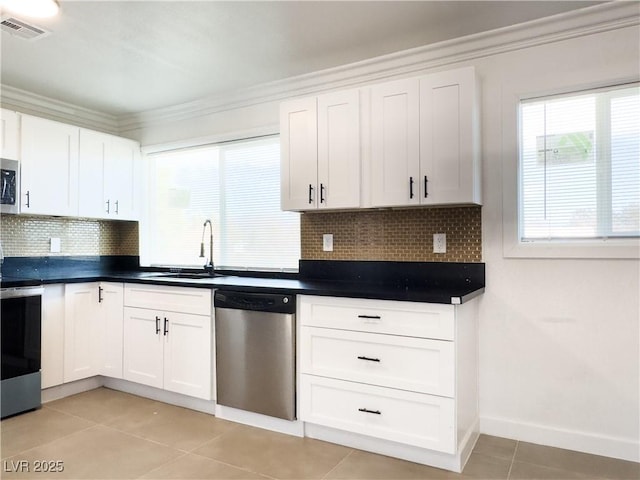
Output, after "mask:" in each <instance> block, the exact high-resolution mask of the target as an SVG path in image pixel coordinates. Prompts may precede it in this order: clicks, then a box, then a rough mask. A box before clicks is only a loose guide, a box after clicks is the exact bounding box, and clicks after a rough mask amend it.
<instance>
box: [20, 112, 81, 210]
mask: <svg viewBox="0 0 640 480" xmlns="http://www.w3.org/2000/svg"><path fill="white" fill-rule="evenodd" d="M79 131H80V129H79V128H78V127H74V126H71V125H66V124H63V123H59V122H53V121H51V120H45V119H42V118H36V117H32V116H30V115H23V116H22V135H21V150H22V158H21V173H22V179H21V182H22V188H21V192H22V196H21V203H20V211H21V212H22V213H33V214H43V215H63V216H77V214H78V137H79Z"/></svg>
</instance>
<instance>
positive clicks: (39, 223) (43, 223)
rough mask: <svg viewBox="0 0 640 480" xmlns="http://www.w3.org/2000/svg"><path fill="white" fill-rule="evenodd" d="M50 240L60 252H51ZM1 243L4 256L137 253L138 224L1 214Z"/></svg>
mask: <svg viewBox="0 0 640 480" xmlns="http://www.w3.org/2000/svg"><path fill="white" fill-rule="evenodd" d="M52 237H53V238H59V239H60V243H61V251H60V253H51V251H50V239H51V238H52ZM0 240H1V241H2V249H3V251H4V254H5V256H7V257H40V256H49V255H138V254H139V253H138V250H139V249H138V222H123V221H107V220H91V219H83V218H62V217H36V216H27V215H2V216H1V217H0Z"/></svg>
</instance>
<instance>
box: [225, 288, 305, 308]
mask: <svg viewBox="0 0 640 480" xmlns="http://www.w3.org/2000/svg"><path fill="white" fill-rule="evenodd" d="M213 304H214V307H215V308H231V309H236V310H250V311H257V312H273V313H296V296H295V295H288V294H281V293H252V292H238V291H232V290H216V292H215V296H214V300H213Z"/></svg>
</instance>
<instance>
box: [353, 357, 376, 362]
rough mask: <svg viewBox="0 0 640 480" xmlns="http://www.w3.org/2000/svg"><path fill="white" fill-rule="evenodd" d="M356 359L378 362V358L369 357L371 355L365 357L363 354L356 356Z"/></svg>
mask: <svg viewBox="0 0 640 480" xmlns="http://www.w3.org/2000/svg"><path fill="white" fill-rule="evenodd" d="M358 360H367V361H369V362H380V359H379V358H371V357H365V356H360V357H358Z"/></svg>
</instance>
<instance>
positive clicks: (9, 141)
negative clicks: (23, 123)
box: [0, 108, 20, 160]
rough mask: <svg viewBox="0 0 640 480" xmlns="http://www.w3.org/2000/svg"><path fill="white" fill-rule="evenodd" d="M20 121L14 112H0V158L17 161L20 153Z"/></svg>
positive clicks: (3, 110) (4, 110)
mask: <svg viewBox="0 0 640 480" xmlns="http://www.w3.org/2000/svg"><path fill="white" fill-rule="evenodd" d="M19 127H20V120H19V117H18V114H17V113H16V112H12V111H11V110H6V109H4V108H3V109H2V110H1V111H0V142H1V143H0V153H1V154H0V157H2V158H8V159H10V160H18V159H19V153H20V136H19V132H20V128H19Z"/></svg>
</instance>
